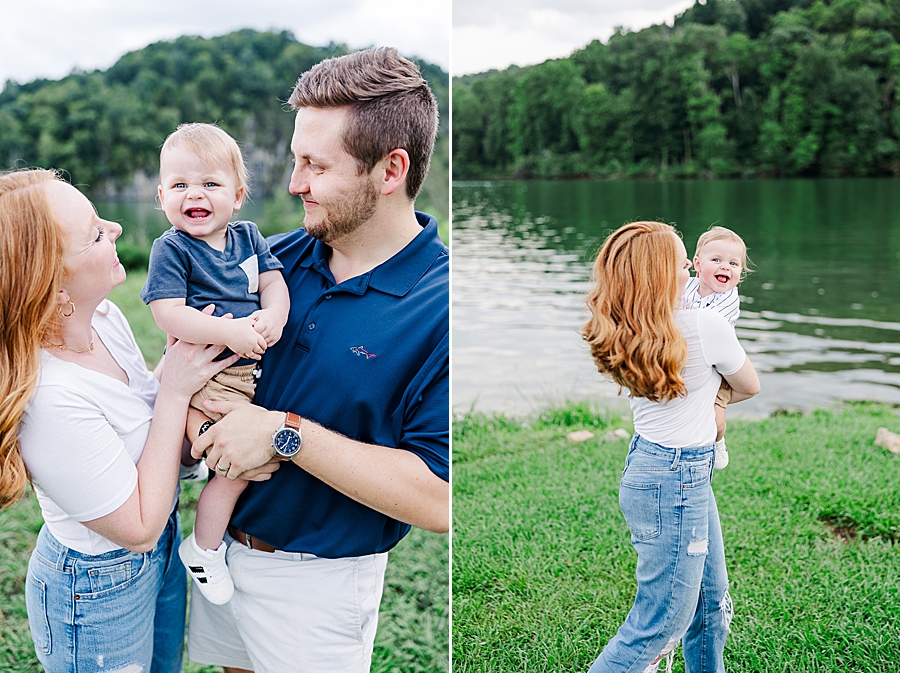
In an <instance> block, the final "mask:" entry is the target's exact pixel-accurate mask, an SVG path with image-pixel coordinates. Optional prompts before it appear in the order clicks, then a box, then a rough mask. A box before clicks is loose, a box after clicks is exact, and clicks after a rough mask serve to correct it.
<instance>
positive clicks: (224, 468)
mask: <svg viewBox="0 0 900 673" xmlns="http://www.w3.org/2000/svg"><path fill="white" fill-rule="evenodd" d="M228 468H229V466H228V465H225V466H222V465H220V464H218V463H216V471H218V472H221V473H222V474H225V473H226V472H228Z"/></svg>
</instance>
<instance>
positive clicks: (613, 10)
mask: <svg viewBox="0 0 900 673" xmlns="http://www.w3.org/2000/svg"><path fill="white" fill-rule="evenodd" d="M693 4H694V0H453V62H452V70H451V72H452V74H453V75H463V74H467V73H476V72H483V71H485V70H490V69H491V68H496V69H498V70H501V69H503V68H506V67H507V66H509V65H511V64H516V65H531V64H533V63H541V62H543V61H546V60H547V59H548V58H560V57H563V56H568V55H570V54H571V53H572V52H573V51H575V50H576V49H578V48H579V47H583V46H584V45H586V44H588V43H589V42H590V41H591V40H596V39H600V40H603V41H604V42H605V41H606V40H607V39H609V36H610V35H612V33H613V29H614V28H615V27H616V26H625V27H626V28H630V29H632V30H640V29H641V28H646V27H647V26H652V25H653V24H655V23H668V24H669V25H672V20H673V19H674V18H675V15H676V14H680V13H681V12H683V11H684V10H685V9H687V8H688V7H691V6H693Z"/></svg>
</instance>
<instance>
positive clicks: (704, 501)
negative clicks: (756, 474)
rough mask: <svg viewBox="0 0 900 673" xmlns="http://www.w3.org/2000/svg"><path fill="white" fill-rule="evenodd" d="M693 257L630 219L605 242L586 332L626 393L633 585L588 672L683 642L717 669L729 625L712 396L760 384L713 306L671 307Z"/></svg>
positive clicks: (634, 666) (741, 393)
mask: <svg viewBox="0 0 900 673" xmlns="http://www.w3.org/2000/svg"><path fill="white" fill-rule="evenodd" d="M690 266H691V263H690V261H689V260H688V257H687V253H686V252H685V249H684V244H683V243H682V242H681V239H680V238H679V237H678V235H677V234H676V233H675V230H674V229H673V228H672V227H671V226H669V225H667V224H663V223H661V222H632V223H630V224H626V225H625V226H623V227H622V228H620V229H618V230H617V231H615V232H614V233H613V234H612V235H611V236H610V237H609V238H608V239H607V240H606V242H605V243H604V244H603V248H602V249H601V250H600V253H599V254H598V255H597V259H596V261H595V262H594V268H593V287H592V289H591V292H590V293H589V295H588V298H587V307H588V309H589V310H590V313H591V318H590V320H589V321H588V322H587V323H586V324H585V325H584V327H583V330H582V333H583V335H584V338H585V340H586V341H587V342H588V343H589V344H590V347H591V354H592V355H593V358H594V362H595V363H596V364H597V369H598V370H599V371H600V372H601V373H603V374H606V375H608V376H609V377H610V378H612V379H613V380H614V381H615V382H616V383H618V384H619V385H620V386H622V387H623V388H627V389H628V391H629V393H630V398H631V399H630V402H631V409H632V412H633V414H634V437H633V438H632V440H631V445H630V447H629V451H628V457H627V459H626V461H625V471H624V472H623V474H622V480H621V483H620V487H619V505H620V507H621V508H622V513H623V514H624V515H625V521H626V523H627V524H628V528H629V529H630V531H631V542H632V545H633V546H634V548H635V551H637V554H638V562H637V573H636V575H637V582H638V589H637V595H636V597H635V601H634V606H633V607H632V608H631V611H630V612H629V613H628V617H627V618H626V619H625V623H624V624H622V626H621V627H620V628H619V630H618V632H617V633H616V635H615V636H614V637H613V639H612V640H610V641H609V643H607V645H606V647H605V648H604V649H603V652H601V654H600V656H599V657H598V658H597V660H596V661H595V662H594V664H593V666H592V667H591V669H590V670H591V673H612V672H623V673H624V672H625V671H634V672H636V671H640V672H642V673H651V672H653V671H657V670H658V668H659V665H660V661H662V659H664V658H666V657H670V658H671V656H672V652H673V651H674V649H675V646H676V645H677V644H678V642H679V641H683V644H684V657H685V669H686V671H688V673H700V672H703V673H724V671H725V665H724V663H723V656H722V654H723V650H724V648H725V638H726V637H727V635H728V630H729V623H730V621H731V614H732V610H731V598H730V597H729V595H728V575H727V572H726V570H725V548H724V544H723V540H722V529H721V526H720V524H719V513H718V510H717V509H716V500H715V496H714V495H713V492H712V488H711V486H710V479H711V475H712V470H713V464H714V460H715V458H714V456H715V446H714V445H715V439H716V422H715V414H714V411H713V401H714V399H715V396H716V391H717V390H718V388H719V384H720V382H721V380H722V378H723V377H724V378H725V380H726V381H728V383H729V384H730V385H731V387H732V388H733V390H734V397H733V398H732V400H733V401H740V400H744V399H747V398H749V397H752V396H753V395H755V394H756V393H758V392H759V380H758V378H757V376H756V371H755V370H754V369H753V365H752V364H751V363H750V360H749V359H747V356H746V355H745V353H744V351H743V349H742V348H741V346H740V344H739V343H738V341H737V338H736V337H735V334H734V330H733V329H732V328H731V326H730V325H729V324H728V322H727V321H726V320H725V319H724V318H722V316H720V315H719V314H717V313H715V312H713V311H709V310H704V309H697V310H682V309H679V308H677V306H676V304H677V302H678V300H679V298H680V297H681V295H682V293H683V291H684V287H685V284H686V283H687V280H688V278H689V277H690V273H689V269H690Z"/></svg>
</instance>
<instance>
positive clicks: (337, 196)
mask: <svg viewBox="0 0 900 673" xmlns="http://www.w3.org/2000/svg"><path fill="white" fill-rule="evenodd" d="M289 102H290V104H291V106H292V107H293V109H295V110H296V111H297V116H296V119H295V126H294V136H293V140H292V143H291V149H292V151H293V154H294V160H295V165H294V170H293V173H292V176H291V184H290V191H291V193H292V194H295V195H299V196H300V197H301V198H302V199H303V201H304V207H305V211H306V216H305V219H304V223H303V224H304V230H298V231H293V232H290V233H288V234H283V235H280V236H276V237H274V238H273V239H271V240H270V245H271V249H272V252H273V253H274V254H275V255H276V256H277V257H278V259H279V260H280V261H281V263H282V264H283V265H284V275H285V280H286V281H287V285H288V288H289V289H290V294H291V312H290V317H289V319H288V323H287V325H286V326H285V328H284V332H283V335H282V338H281V341H279V342H278V344H276V345H275V346H273V347H272V348H270V349H269V350H268V351H267V352H266V354H265V358H264V359H263V365H262V368H263V373H262V378H261V380H260V382H259V386H258V388H257V391H256V404H258V405H260V406H251V405H241V406H238V405H232V404H230V403H227V402H221V403H211V406H210V409H211V410H214V411H218V412H220V413H224V414H225V416H224V418H222V420H221V421H219V422H218V423H216V424H215V425H214V426H212V427H211V428H209V430H208V431H207V432H205V433H204V434H202V435H201V436H200V437H199V438H198V440H197V441H196V442H195V444H194V447H193V453H194V455H195V456H197V457H200V456H201V455H203V454H204V452H205V453H206V455H207V464H208V465H210V466H212V467H218V468H219V469H220V470H222V471H227V472H226V473H227V476H228V477H229V478H236V477H238V476H239V475H241V474H243V473H246V472H248V471H250V472H249V473H250V474H253V472H254V471H255V470H254V468H258V467H259V466H262V465H264V464H266V463H269V462H270V461H272V460H283V461H284V462H283V463H282V464H281V468H280V469H279V470H277V471H276V472H275V473H274V474H272V477H271V479H270V480H269V481H266V482H261V483H251V484H250V486H249V487H248V489H247V490H246V491H245V492H244V495H243V496H242V498H241V500H240V501H239V502H238V505H237V507H236V508H235V512H234V515H233V517H232V520H231V523H232V526H230V528H229V532H230V535H231V538H232V539H231V540H230V541H229V550H228V555H227V558H228V565H229V567H230V569H231V572H232V575H233V577H234V584H235V595H234V598H233V599H232V600H231V601H230V602H229V603H228V604H226V605H224V606H214V605H212V604H210V603H208V602H206V601H205V600H204V599H203V598H202V597H200V596H199V595H197V596H195V597H194V599H193V603H192V606H191V625H190V644H189V650H188V654H189V656H190V658H191V659H193V660H195V661H199V662H202V663H207V664H213V665H219V666H224V667H225V670H226V671H239V670H248V669H250V670H253V671H256V672H257V673H262V672H264V671H272V672H275V671H288V670H290V671H317V672H321V671H341V672H342V673H344V672H349V671H368V670H369V665H370V661H371V656H372V647H373V642H374V637H375V627H376V623H377V618H378V605H379V602H380V600H381V592H382V585H383V579H384V569H385V564H386V561H387V551H388V550H389V549H391V548H392V547H393V546H394V545H396V544H397V542H398V541H399V540H400V539H401V538H402V537H403V536H404V535H405V534H406V533H407V532H408V530H409V527H410V524H412V525H415V526H420V527H422V528H426V529H428V530H433V531H436V532H446V531H447V530H448V528H449V487H448V483H447V482H448V478H449V385H448V383H449V362H448V360H449V311H448V297H449V283H448V280H449V274H448V269H449V263H448V262H449V259H448V253H447V249H446V247H445V246H444V245H443V243H441V240H440V238H439V237H438V234H437V223H436V221H435V220H434V218H432V217H430V216H427V215H422V214H420V213H416V212H415V211H414V208H413V203H414V199H415V196H416V194H417V193H418V191H419V188H420V187H421V185H422V181H423V180H424V178H425V174H426V172H427V170H428V163H429V161H430V157H431V152H432V149H433V146H434V138H435V135H436V132H437V105H436V102H435V99H434V96H433V94H432V93H431V90H430V89H429V88H428V85H427V83H426V82H425V80H424V79H423V78H422V76H421V74H420V73H419V70H418V68H417V67H416V66H415V65H414V64H413V63H411V62H409V61H407V60H406V59H404V58H402V57H401V56H399V55H398V54H397V52H396V51H395V50H393V49H388V48H377V49H369V50H366V51H363V52H358V53H355V54H351V55H348V56H343V57H341V58H337V59H330V60H328V61H324V62H322V63H320V64H319V65H317V66H315V67H314V68H312V69H311V70H310V71H308V72H306V73H305V74H304V75H303V76H302V77H301V78H300V80H299V81H298V83H297V86H296V88H295V90H294V93H293V95H292V96H291V98H290V101H289ZM261 407H265V408H261ZM267 409H268V410H269V411H267ZM273 455H274V458H273Z"/></svg>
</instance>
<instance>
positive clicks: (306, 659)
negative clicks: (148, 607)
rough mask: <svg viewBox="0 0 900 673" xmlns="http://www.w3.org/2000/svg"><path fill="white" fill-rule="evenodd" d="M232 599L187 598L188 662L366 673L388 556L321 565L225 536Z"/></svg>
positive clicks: (303, 672) (268, 671) (261, 671)
mask: <svg viewBox="0 0 900 673" xmlns="http://www.w3.org/2000/svg"><path fill="white" fill-rule="evenodd" d="M225 542H226V543H227V544H228V551H227V552H226V555H225V558H226V560H227V562H228V568H229V569H230V571H231V577H232V579H233V580H234V597H233V598H232V599H231V600H230V601H228V602H227V603H226V604H225V605H213V604H212V603H210V602H209V601H207V600H206V599H205V598H203V595H202V594H201V593H200V592H199V591H193V590H192V591H191V618H190V629H189V630H188V658H190V659H191V661H196V662H198V663H201V664H210V665H213V666H228V667H231V668H243V669H247V670H251V671H254V672H255V673H284V672H285V671H290V672H291V673H368V671H369V668H370V665H371V662H372V648H373V646H374V643H375V630H376V627H377V625H378V606H379V604H380V603H381V594H382V590H383V587H384V569H385V566H386V565H387V557H388V555H387V552H384V553H381V554H372V555H370V556H358V557H351V558H339V559H328V558H319V557H317V556H314V555H312V554H292V553H289V552H283V551H275V552H264V551H259V550H256V549H248V548H247V547H245V546H243V545H242V544H241V543H240V542H235V541H234V539H232V537H231V536H230V535H227V534H226V535H225Z"/></svg>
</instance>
